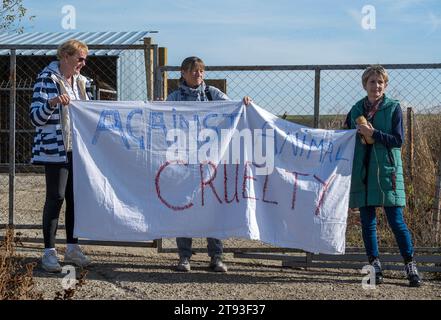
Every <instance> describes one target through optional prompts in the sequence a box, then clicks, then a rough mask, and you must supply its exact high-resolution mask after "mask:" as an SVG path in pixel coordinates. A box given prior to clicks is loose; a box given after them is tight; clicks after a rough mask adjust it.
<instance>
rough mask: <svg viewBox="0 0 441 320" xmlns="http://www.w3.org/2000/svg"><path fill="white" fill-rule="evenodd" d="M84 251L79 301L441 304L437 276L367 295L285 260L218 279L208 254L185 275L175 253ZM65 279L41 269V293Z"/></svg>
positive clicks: (233, 261)
mask: <svg viewBox="0 0 441 320" xmlns="http://www.w3.org/2000/svg"><path fill="white" fill-rule="evenodd" d="M84 249H85V252H86V253H87V254H88V256H89V257H90V258H92V260H93V264H92V265H91V266H90V267H89V268H88V273H87V275H86V281H85V284H84V285H83V286H82V287H81V288H79V289H78V290H77V291H76V292H75V295H74V299H112V300H113V299H166V300H169V299H202V300H212V299H220V300H224V299H225V300H229V299H252V300H262V299H263V300H273V299H280V300H299V299H318V300H328V299H341V300H353V299H354V300H358V299H399V300H401V299H437V300H439V299H441V281H440V280H439V278H438V280H437V279H436V278H435V275H434V274H431V273H424V274H423V277H424V285H423V286H422V287H420V288H409V287H407V281H406V280H405V279H404V278H403V274H402V273H401V272H397V271H385V283H384V284H382V285H379V286H377V287H376V289H370V290H366V289H363V287H362V285H361V281H362V277H363V276H364V275H362V274H361V273H360V272H359V271H357V270H349V269H344V270H343V269H341V270H339V269H308V270H305V269H300V268H297V269H293V268H285V267H281V262H280V261H274V260H252V259H238V258H234V257H233V254H232V253H227V254H226V255H225V261H226V262H227V264H228V267H229V270H228V272H227V273H225V274H218V273H213V272H211V271H210V270H209V268H208V262H209V258H208V257H207V255H206V254H204V253H197V254H196V255H194V256H193V257H192V264H191V265H192V270H191V271H190V272H189V273H182V272H176V271H175V270H174V266H175V264H176V262H177V257H176V254H174V253H157V251H156V249H153V248H142V249H141V248H121V247H118V248H116V247H98V246H84ZM19 254H20V255H22V256H24V257H26V261H29V262H37V263H39V257H40V254H41V248H40V247H39V245H37V246H33V247H29V246H28V247H26V248H20V249H19ZM59 254H60V256H62V250H61V249H60V250H59ZM79 271H80V270H78V269H77V273H79ZM64 276H66V274H49V273H46V272H44V271H43V270H42V269H41V267H40V265H38V266H37V267H36V268H35V270H34V279H35V282H36V290H38V291H40V292H42V293H43V296H44V298H45V299H53V298H54V297H55V293H56V292H61V291H63V290H62V279H63V277H64Z"/></svg>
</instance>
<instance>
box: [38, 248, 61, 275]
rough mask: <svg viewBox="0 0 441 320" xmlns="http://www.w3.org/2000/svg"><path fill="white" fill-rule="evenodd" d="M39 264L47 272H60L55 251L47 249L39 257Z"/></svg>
mask: <svg viewBox="0 0 441 320" xmlns="http://www.w3.org/2000/svg"><path fill="white" fill-rule="evenodd" d="M41 266H42V267H43V269H44V270H46V271H48V272H61V266H60V264H59V263H58V258H57V253H56V252H55V251H52V250H51V251H49V252H47V253H45V254H44V255H43V258H41Z"/></svg>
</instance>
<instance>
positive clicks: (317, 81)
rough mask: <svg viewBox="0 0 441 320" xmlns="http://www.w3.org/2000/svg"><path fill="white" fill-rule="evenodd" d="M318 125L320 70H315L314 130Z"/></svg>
mask: <svg viewBox="0 0 441 320" xmlns="http://www.w3.org/2000/svg"><path fill="white" fill-rule="evenodd" d="M319 123H320V68H316V69H315V81H314V128H318V127H319Z"/></svg>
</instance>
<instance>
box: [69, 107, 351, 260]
mask: <svg viewBox="0 0 441 320" xmlns="http://www.w3.org/2000/svg"><path fill="white" fill-rule="evenodd" d="M69 109H70V115H71V121H72V130H73V159H74V160H73V171H74V196H75V231H74V234H75V236H77V237H80V238H87V239H94V240H112V241H145V240H153V239H159V238H171V237H177V236H184V237H213V238H218V239H225V238H229V237H239V238H246V239H256V240H261V241H263V242H266V243H269V244H272V245H275V246H278V247H287V248H299V249H303V250H305V251H309V252H316V253H319V252H320V253H329V254H338V253H344V250H345V232H346V218H347V211H348V201H349V188H350V181H351V170H352V160H353V153H354V144H355V130H321V129H312V128H308V127H304V126H300V125H297V124H295V123H291V122H288V121H285V120H282V119H280V118H278V117H276V116H274V115H272V114H270V113H269V112H267V111H265V110H263V109H262V108H260V107H258V106H257V105H252V106H249V107H245V106H244V105H242V104H241V103H240V102H231V101H212V102H155V103H145V102H133V101H130V102H115V101H73V102H72V104H71V105H70V107H69Z"/></svg>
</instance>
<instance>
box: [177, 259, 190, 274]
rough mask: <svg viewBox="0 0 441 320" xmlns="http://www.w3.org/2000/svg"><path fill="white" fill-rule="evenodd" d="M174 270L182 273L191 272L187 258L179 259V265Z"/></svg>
mask: <svg viewBox="0 0 441 320" xmlns="http://www.w3.org/2000/svg"><path fill="white" fill-rule="evenodd" d="M176 270H178V271H184V272H188V271H190V270H191V267H190V259H188V258H187V257H181V258H179V263H178V265H177V266H176Z"/></svg>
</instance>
